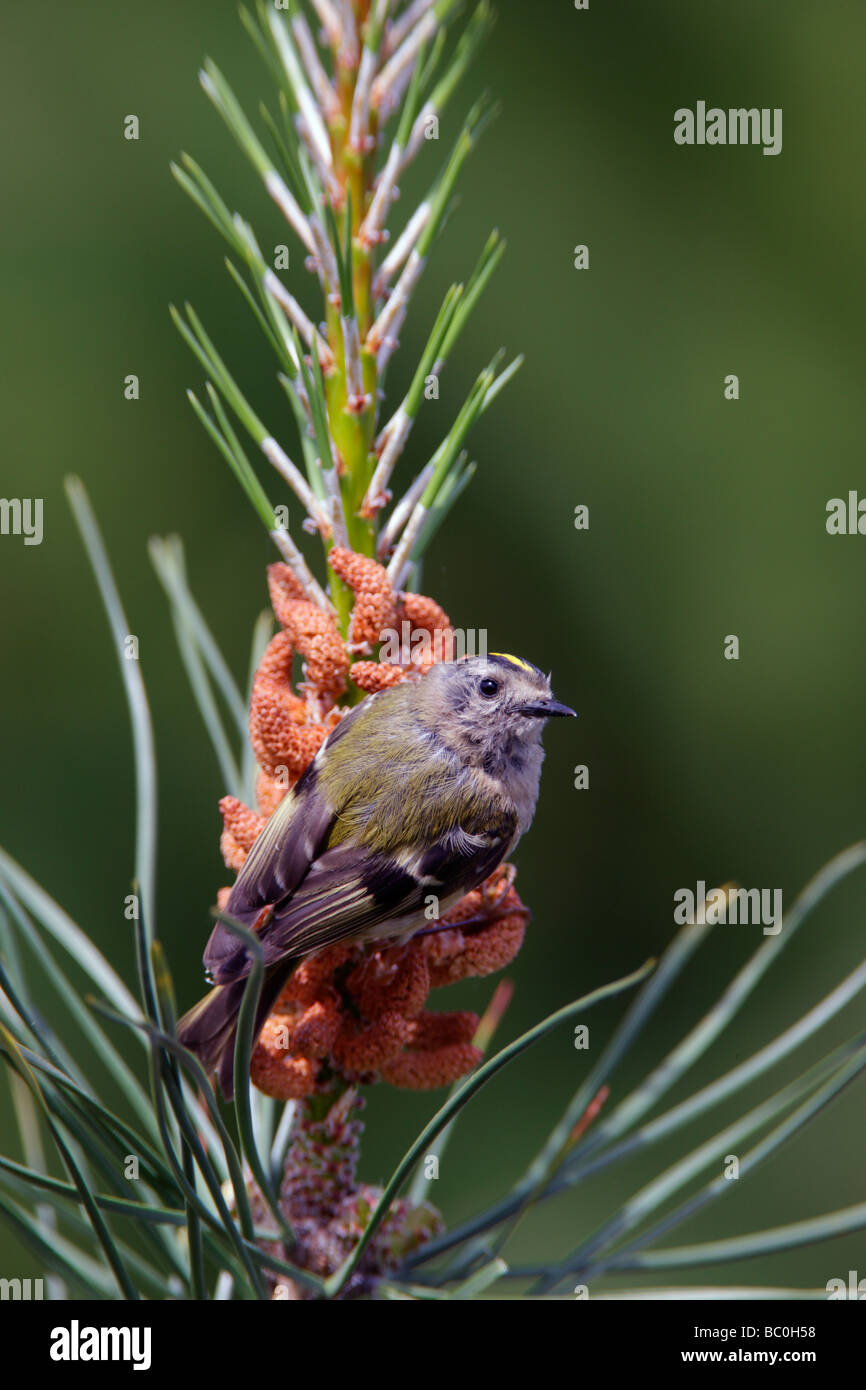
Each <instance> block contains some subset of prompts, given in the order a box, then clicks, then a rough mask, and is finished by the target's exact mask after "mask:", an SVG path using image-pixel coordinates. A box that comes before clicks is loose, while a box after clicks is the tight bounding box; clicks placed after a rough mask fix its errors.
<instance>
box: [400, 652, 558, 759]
mask: <svg viewBox="0 0 866 1390" xmlns="http://www.w3.org/2000/svg"><path fill="white" fill-rule="evenodd" d="M418 689H419V692H423V703H424V715H425V722H429V723H431V724H433V725H434V726H435V727H436V731H437V733H439V734H440V736H441V737H443V738H445V739H446V740H447V742H448V743H450V744H451V746H452V747H453V748H455V749H456V750H457V751H459V752H461V753H462V754H463V756H465V757H466V758H467V760H470V761H472V762H475V763H480V764H481V765H482V766H485V767H486V769H487V770H488V771H493V770H494V767H495V766H496V765H498V763H499V762H500V760H501V759H508V758H511V757H515V758H517V759H518V760H519V759H520V756H521V750H523V749H529V748H532V747H535V746H537V745H538V744H539V743H540V742H541V733H542V730H543V728H544V722H545V720H547V719H552V718H562V717H573V716H574V710H573V709H569V708H568V706H567V705H561V704H560V703H559V701H558V700H556V699H555V698H554V695H553V692H552V690H551V688H550V678H549V676H545V675H544V673H543V672H542V671H540V670H539V669H538V667H537V666H533V665H532V663H531V662H529V661H524V660H523V659H522V658H521V657H517V656H508V655H505V654H502V653H491V654H490V655H488V656H469V657H464V658H463V659H462V660H460V661H443V662H439V663H438V664H437V665H435V666H433V667H432V668H431V670H430V672H429V673H428V675H427V676H425V678H424V680H423V681H422V682H421V685H420V686H419V688H418Z"/></svg>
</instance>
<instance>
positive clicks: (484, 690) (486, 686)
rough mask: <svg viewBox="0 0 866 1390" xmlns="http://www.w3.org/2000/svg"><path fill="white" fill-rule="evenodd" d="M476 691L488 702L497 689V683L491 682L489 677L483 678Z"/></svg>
mask: <svg viewBox="0 0 866 1390" xmlns="http://www.w3.org/2000/svg"><path fill="white" fill-rule="evenodd" d="M478 689H479V690H480V691H481V694H482V695H484V696H485V697H486V698H487V699H488V700H490V699H492V697H493V696H494V695H495V694H496V692H497V691H498V689H499V681H495V680H491V678H490V676H485V677H484V680H483V681H480V682H479V684H478Z"/></svg>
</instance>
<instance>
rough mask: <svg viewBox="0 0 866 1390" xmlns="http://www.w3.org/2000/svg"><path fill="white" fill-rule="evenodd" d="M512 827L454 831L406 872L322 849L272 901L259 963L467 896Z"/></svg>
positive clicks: (353, 848)
mask: <svg viewBox="0 0 866 1390" xmlns="http://www.w3.org/2000/svg"><path fill="white" fill-rule="evenodd" d="M515 828H516V821H515V818H514V817H513V816H503V817H502V818H501V820H500V821H499V823H498V824H497V825H496V826H495V827H493V828H492V829H491V830H489V831H487V832H486V833H485V834H484V835H474V836H467V835H465V834H464V833H463V832H462V831H457V832H456V833H455V834H454V835H453V836H452V837H450V838H449V840H448V841H447V842H445V843H443V844H440V845H437V846H436V847H435V849H432V850H428V851H426V852H424V853H423V854H422V855H421V856H419V858H418V860H417V862H415V863H414V864H413V865H412V866H411V868H409V867H408V866H406V867H402V866H401V865H400V864H399V863H397V862H395V861H394V860H393V859H391V858H389V857H388V856H386V855H383V854H381V853H379V852H376V851H371V850H369V849H366V848H364V847H363V846H358V845H356V844H352V843H346V844H342V845H338V846H337V847H336V848H334V849H330V850H327V851H326V852H325V853H324V854H323V855H322V856H321V857H320V858H319V859H317V860H316V862H315V863H314V864H313V865H312V866H311V868H310V871H309V873H308V874H307V875H306V877H305V878H304V880H303V882H302V883H300V884H299V886H298V887H297V888H296V889H295V890H294V892H292V893H291V894H290V895H288V896H287V897H286V898H285V899H284V900H283V901H282V902H277V903H275V904H274V908H273V915H272V917H271V920H270V921H269V922H268V923H267V924H266V925H265V926H264V928H263V929H262V932H261V939H262V946H263V948H264V959H265V964H266V965H271V964H274V963H275V962H276V961H278V960H281V959H282V957H283V956H287V955H288V956H295V957H298V956H305V955H309V954H311V953H312V952H314V951H321V950H323V949H324V947H326V946H333V945H336V944H337V943H338V942H340V941H344V940H346V939H348V938H356V937H361V936H364V935H367V934H369V935H376V934H377V932H378V929H379V928H381V927H386V926H387V923H388V922H390V921H399V919H401V918H411V917H413V916H415V915H420V914H421V913H422V912H423V911H424V907H425V905H426V903H427V900H428V898H429V896H430V895H431V894H433V893H435V894H437V895H438V896H439V897H440V898H450V897H453V896H454V895H455V894H458V895H462V894H463V893H468V892H469V891H470V890H471V889H472V888H475V887H477V886H478V884H479V883H483V881H484V879H486V878H487V877H488V876H489V875H490V874H491V873H492V872H493V870H494V869H495V868H496V867H497V865H498V864H500V863H501V862H502V860H503V859H504V857H505V855H506V854H507V853H508V850H509V848H510V846H511V844H512V841H513V838H514V832H515Z"/></svg>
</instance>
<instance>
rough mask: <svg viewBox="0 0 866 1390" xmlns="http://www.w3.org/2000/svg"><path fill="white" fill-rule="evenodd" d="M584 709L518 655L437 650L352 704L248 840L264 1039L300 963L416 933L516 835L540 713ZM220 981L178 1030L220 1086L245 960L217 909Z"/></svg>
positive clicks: (536, 760) (239, 903)
mask: <svg viewBox="0 0 866 1390" xmlns="http://www.w3.org/2000/svg"><path fill="white" fill-rule="evenodd" d="M573 714H574V710H571V709H569V708H568V707H567V706H566V705H561V704H558V703H557V701H556V700H555V699H554V698H553V695H552V693H551V689H550V681H549V678H548V677H546V676H544V675H543V674H542V672H541V671H539V669H538V667H536V666H533V665H531V664H530V663H529V662H528V661H522V660H521V659H520V658H519V657H515V656H505V655H499V654H495V655H490V656H485V657H465V658H463V659H462V660H460V661H455V662H450V661H443V662H439V663H438V664H437V665H435V666H433V667H431V669H430V670H429V671H428V673H427V674H426V675H425V676H424V677H423V678H422V679H421V680H420V681H403V682H402V683H400V684H399V685H394V686H391V687H390V688H389V689H387V690H382V691H379V692H378V694H375V695H369V696H368V697H367V698H366V699H365V700H364V701H363V702H362V703H361V704H360V705H358V706H357V707H356V708H355V709H353V710H351V711H350V713H348V714H346V715H345V716H344V717H343V718H342V719H341V721H340V723H339V724H338V725H337V726H336V727H335V728H334V730H333V731H332V732H331V733H330V734H329V736H328V738H327V739H326V740H325V742H324V743H323V744H322V746H321V748H320V749H319V751H318V753H317V754H316V756H315V758H314V759H313V761H312V762H311V763H310V765H309V767H308V768H307V770H306V772H304V773H303V775H302V776H301V777H300V778H299V779H298V781H297V782H296V784H295V786H294V787H293V788H292V790H291V791H290V792H289V793H288V794H287V795H286V796H285V797H284V798H283V800H282V801H281V802H280V804H279V806H278V807H277V809H276V811H275V812H274V813H273V815H272V816H271V818H270V820H269V821H268V823H267V825H266V827H265V829H264V830H263V831H262V833H261V834H260V835H259V837H258V839H257V840H256V841H255V843H254V844H253V847H252V849H251V850H250V852H249V855H248V856H247V859H246V861H245V862H244V865H243V868H242V869H241V871H240V873H239V875H238V877H237V880H236V881H235V885H234V887H233V888H232V891H231V895H230V897H229V899H228V903H227V905H226V915H227V916H229V917H232V918H234V919H235V921H238V922H241V923H242V924H243V925H245V926H247V927H252V926H253V925H255V928H256V931H257V934H258V937H259V940H260V941H261V944H262V952H263V957H264V965H265V982H264V987H263V989H262V995H261V1000H260V1003H259V1010H258V1015H257V1018H256V1024H255V1031H254V1038H255V1037H257V1036H258V1034H259V1032H260V1031H261V1028H262V1026H263V1024H264V1022H265V1019H266V1018H267V1016H268V1014H269V1013H270V1011H271V1007H272V1005H273V1003H274V1001H275V999H276V997H277V995H278V994H279V993H280V991H281V989H282V988H283V985H284V984H285V983H286V981H287V979H288V978H289V976H290V975H291V973H292V971H293V970H294V968H295V966H296V965H298V963H299V962H300V961H301V960H303V959H304V957H306V956H309V955H312V954H314V953H315V952H316V951H321V950H322V949H324V947H326V946H334V945H336V944H337V943H338V942H344V941H347V940H348V941H355V942H362V941H369V940H373V939H378V938H389V937H390V938H398V939H399V938H404V939H405V938H408V937H410V936H411V935H413V933H414V932H415V931H417V930H418V929H419V927H422V926H424V925H426V924H427V920H428V919H427V917H426V916H425V908H428V909H429V905H430V901H431V897H432V898H433V899H435V900H436V902H437V915H438V916H443V915H444V914H445V913H446V912H447V911H448V909H449V908H450V907H452V906H453V905H454V903H456V902H457V901H459V899H460V898H462V897H463V896H464V894H466V893H469V892H471V890H472V889H473V888H477V887H478V885H479V884H481V883H483V882H484V880H485V879H486V878H488V877H489V875H490V874H491V873H493V871H494V869H496V868H497V867H498V865H499V864H501V863H502V861H503V860H504V859H505V858H506V857H507V856H508V854H509V853H510V852H511V850H513V848H514V846H515V845H516V844H517V841H518V840H519V839H520V837H521V835H522V834H523V833H524V831H525V830H527V829H528V827H529V825H530V823H531V821H532V817H533V815H534V813H535V803H536V801H537V799H538V786H539V780H540V777H541V763H542V759H543V758H544V750H543V748H542V746H541V733H542V729H543V726H544V721H545V720H546V719H549V718H550V717H551V716H553V715H573ZM204 965H205V969H206V971H207V975H208V978H209V979H210V981H211V982H212V983H213V984H214V986H215V988H214V989H212V990H211V991H210V993H209V994H207V995H206V996H205V997H204V999H202V1000H200V1002H199V1003H198V1004H196V1005H195V1007H194V1008H192V1009H191V1010H190V1011H189V1013H187V1014H185V1015H184V1017H183V1018H182V1019H181V1021H180V1023H179V1025H178V1038H179V1040H180V1042H182V1043H183V1044H184V1046H185V1047H187V1048H189V1050H190V1051H191V1052H193V1053H194V1054H195V1055H196V1056H197V1057H198V1058H199V1059H200V1060H201V1062H202V1064H203V1065H204V1066H205V1068H206V1069H207V1070H209V1071H216V1072H217V1074H218V1076H219V1081H220V1086H221V1088H222V1091H223V1094H224V1095H225V1097H226V1099H231V1096H232V1094H233V1090H234V1076H233V1071H234V1038H235V1030H236V1026H237V1016H238V1010H239V1008H240V1004H241V999H242V997H243V992H244V986H245V982H246V979H247V976H248V975H249V972H250V968H251V961H250V957H249V953H248V951H247V949H246V947H245V946H244V945H243V943H242V942H241V941H240V940H239V938H238V937H237V936H234V935H233V934H232V933H231V932H230V931H229V930H228V928H227V927H225V926H224V925H223V924H222V923H218V924H217V926H216V927H215V928H214V930H213V933H212V935H211V938H210V940H209V942H208V944H207V949H206V950H205V953H204Z"/></svg>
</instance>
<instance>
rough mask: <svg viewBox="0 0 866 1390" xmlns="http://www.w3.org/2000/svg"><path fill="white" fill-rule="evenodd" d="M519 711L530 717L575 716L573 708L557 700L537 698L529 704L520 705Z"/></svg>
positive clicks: (561, 717) (563, 717)
mask: <svg viewBox="0 0 866 1390" xmlns="http://www.w3.org/2000/svg"><path fill="white" fill-rule="evenodd" d="M520 713H521V714H525V715H528V716H529V718H530V719H551V718H557V717H558V718H560V719H566V718H572V719H576V718H577V713H576V711H575V710H573V709H569V708H568V705H561V704H560V703H559V701H558V700H538V701H536V702H534V703H533V704H531V705H521V706H520Z"/></svg>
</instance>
